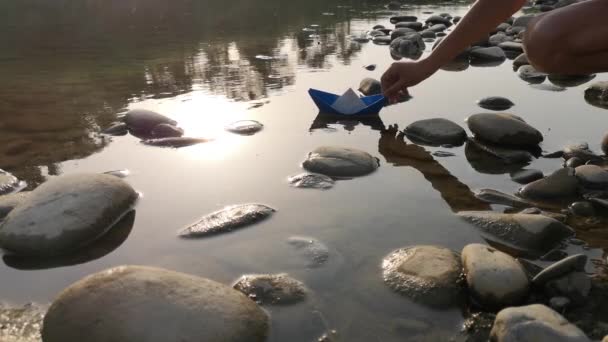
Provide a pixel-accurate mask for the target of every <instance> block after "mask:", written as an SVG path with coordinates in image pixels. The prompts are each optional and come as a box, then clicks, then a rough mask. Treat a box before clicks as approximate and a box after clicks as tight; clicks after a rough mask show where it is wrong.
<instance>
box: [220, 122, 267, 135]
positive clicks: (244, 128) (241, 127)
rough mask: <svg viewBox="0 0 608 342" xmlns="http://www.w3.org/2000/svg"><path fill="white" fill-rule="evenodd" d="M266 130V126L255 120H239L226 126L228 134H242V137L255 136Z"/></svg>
mask: <svg viewBox="0 0 608 342" xmlns="http://www.w3.org/2000/svg"><path fill="white" fill-rule="evenodd" d="M263 128H264V125H263V124H262V123H261V122H259V121H255V120H239V121H236V122H233V123H231V124H229V125H228V126H226V130H227V131H228V132H232V133H236V134H242V135H253V134H255V133H257V132H259V131H261V130H262V129H263Z"/></svg>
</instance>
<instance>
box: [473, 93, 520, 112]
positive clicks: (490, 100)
mask: <svg viewBox="0 0 608 342" xmlns="http://www.w3.org/2000/svg"><path fill="white" fill-rule="evenodd" d="M477 104H478V105H479V107H481V108H484V109H489V110H499V111H502V110H507V109H509V108H511V107H513V106H515V103H513V102H512V101H511V100H509V99H507V98H506V97H502V96H489V97H484V98H483V99H481V100H479V101H477Z"/></svg>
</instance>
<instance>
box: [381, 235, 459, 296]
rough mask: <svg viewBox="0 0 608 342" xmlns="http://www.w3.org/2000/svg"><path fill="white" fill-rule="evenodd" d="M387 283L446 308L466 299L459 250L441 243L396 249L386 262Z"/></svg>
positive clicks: (384, 272)
mask: <svg viewBox="0 0 608 342" xmlns="http://www.w3.org/2000/svg"><path fill="white" fill-rule="evenodd" d="M382 270H383V277H384V282H385V283H386V284H387V285H388V286H389V287H390V288H391V289H393V290H394V291H396V292H398V293H401V294H403V295H405V296H407V297H409V298H411V299H413V300H415V301H417V302H419V303H422V304H426V305H430V306H435V307H445V306H450V305H455V304H458V303H460V302H461V300H462V286H461V281H460V275H461V273H462V265H461V263H460V257H459V256H458V254H456V253H455V252H453V251H451V250H449V249H447V248H444V247H439V246H412V247H406V248H401V249H398V250H396V251H393V252H392V253H391V254H389V255H388V256H386V257H385V258H384V261H383V262H382Z"/></svg>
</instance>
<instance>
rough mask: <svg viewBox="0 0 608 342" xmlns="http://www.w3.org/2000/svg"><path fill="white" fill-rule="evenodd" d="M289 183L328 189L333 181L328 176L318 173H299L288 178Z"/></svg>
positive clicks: (303, 186) (295, 185) (299, 186)
mask: <svg viewBox="0 0 608 342" xmlns="http://www.w3.org/2000/svg"><path fill="white" fill-rule="evenodd" d="M288 181H289V184H290V185H291V186H293V187H295V188H302V189H330V188H331V187H333V186H334V183H335V181H334V180H333V179H332V178H331V177H328V176H325V175H321V174H318V173H300V174H298V175H295V176H291V177H289V178H288Z"/></svg>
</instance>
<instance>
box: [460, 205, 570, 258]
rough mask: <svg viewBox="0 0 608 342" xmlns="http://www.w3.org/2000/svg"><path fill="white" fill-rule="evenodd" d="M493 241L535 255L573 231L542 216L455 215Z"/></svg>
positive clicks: (471, 212)
mask: <svg viewBox="0 0 608 342" xmlns="http://www.w3.org/2000/svg"><path fill="white" fill-rule="evenodd" d="M457 215H458V216H459V217H461V218H462V219H464V220H465V221H467V222H469V223H471V224H473V225H474V226H475V227H477V228H479V229H480V230H481V231H482V232H484V233H485V234H487V235H488V238H489V239H490V240H493V241H496V242H498V243H500V244H502V245H505V246H508V247H509V248H511V249H515V250H519V251H523V252H527V253H531V254H536V253H544V252H547V251H548V250H550V249H553V248H554V247H555V246H556V245H557V244H559V243H560V242H561V241H563V240H564V239H565V238H567V237H570V236H572V235H573V234H574V231H573V230H572V228H570V227H568V226H566V225H564V224H563V223H561V222H559V221H557V220H555V219H553V218H550V217H547V216H544V215H530V214H503V213H497V212H492V211H462V212H459V213H458V214H457Z"/></svg>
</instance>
